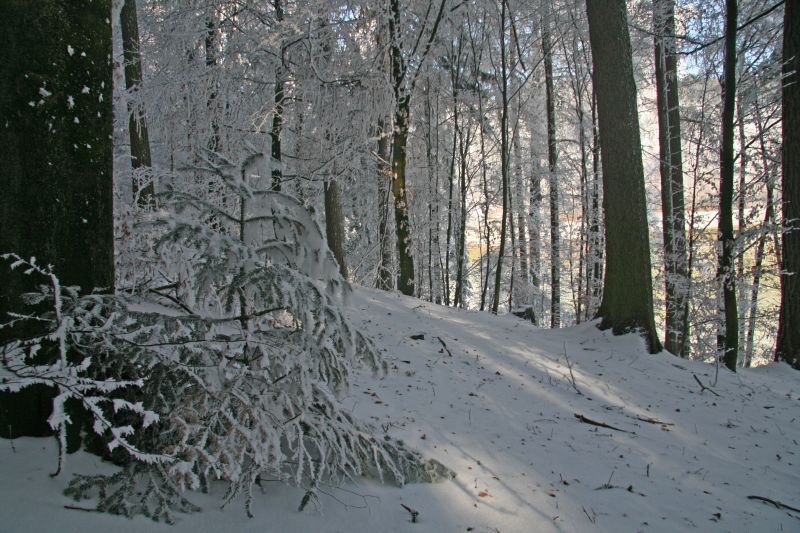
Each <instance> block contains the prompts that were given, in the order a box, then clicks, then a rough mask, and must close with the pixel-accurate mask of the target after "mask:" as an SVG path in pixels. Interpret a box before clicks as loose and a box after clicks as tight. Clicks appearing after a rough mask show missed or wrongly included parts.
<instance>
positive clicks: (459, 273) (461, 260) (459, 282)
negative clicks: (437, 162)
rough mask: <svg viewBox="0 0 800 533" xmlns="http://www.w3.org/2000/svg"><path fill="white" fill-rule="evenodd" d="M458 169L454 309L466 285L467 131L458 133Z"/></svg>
mask: <svg viewBox="0 0 800 533" xmlns="http://www.w3.org/2000/svg"><path fill="white" fill-rule="evenodd" d="M459 137H460V139H459V143H458V146H459V161H460V164H459V169H458V184H459V200H460V201H459V216H458V241H457V242H456V293H455V297H454V301H453V305H454V306H456V307H461V308H463V307H464V291H465V285H466V282H465V281H466V280H465V277H466V272H465V271H466V268H465V262H466V259H467V187H468V186H469V183H468V181H467V155H468V154H469V152H470V148H471V144H472V142H471V141H472V135H471V134H470V132H469V130H467V131H466V132H464V131H461V132H460V133H459Z"/></svg>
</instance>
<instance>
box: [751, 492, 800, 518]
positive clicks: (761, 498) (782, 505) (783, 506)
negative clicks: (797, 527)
mask: <svg viewBox="0 0 800 533" xmlns="http://www.w3.org/2000/svg"><path fill="white" fill-rule="evenodd" d="M747 499H748V500H758V501H762V502H764V503H770V504H772V505H774V506H775V507H777V508H778V509H788V510H789V511H794V512H795V513H800V509H798V508H797V507H792V506H791V505H786V504H785V503H783V502H779V501H777V500H772V499H770V498H765V497H764V496H748V497H747ZM795 518H798V517H795Z"/></svg>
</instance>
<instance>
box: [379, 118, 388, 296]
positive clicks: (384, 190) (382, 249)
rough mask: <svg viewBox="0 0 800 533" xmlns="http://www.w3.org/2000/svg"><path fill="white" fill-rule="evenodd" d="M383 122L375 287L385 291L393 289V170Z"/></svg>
mask: <svg viewBox="0 0 800 533" xmlns="http://www.w3.org/2000/svg"><path fill="white" fill-rule="evenodd" d="M384 130H385V124H384V121H383V120H379V121H378V135H379V137H378V194H379V195H380V196H379V200H378V243H379V244H378V247H379V253H378V277H377V280H376V283H375V286H376V287H377V288H378V289H382V290H384V291H388V290H391V288H392V268H391V264H392V251H391V243H390V236H389V196H390V194H391V179H392V170H391V166H390V165H391V163H390V158H391V155H390V154H389V135H388V134H386V132H385V131H384Z"/></svg>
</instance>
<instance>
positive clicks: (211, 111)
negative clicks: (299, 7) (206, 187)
mask: <svg viewBox="0 0 800 533" xmlns="http://www.w3.org/2000/svg"><path fill="white" fill-rule="evenodd" d="M276 1H278V0H276ZM216 40H217V32H216V27H215V23H214V19H213V18H212V17H210V16H209V17H208V18H207V19H206V37H205V43H204V44H205V52H206V67H208V69H209V76H210V80H209V84H210V87H209V93H208V100H207V102H206V109H207V111H208V116H209V118H210V119H211V137H210V138H209V139H208V144H207V147H208V149H209V150H211V151H212V152H216V151H218V150H219V149H220V137H219V122H218V118H217V109H216V107H217V80H216V78H215V76H216V73H215V72H214V70H213V67H214V66H216V64H217V50H216Z"/></svg>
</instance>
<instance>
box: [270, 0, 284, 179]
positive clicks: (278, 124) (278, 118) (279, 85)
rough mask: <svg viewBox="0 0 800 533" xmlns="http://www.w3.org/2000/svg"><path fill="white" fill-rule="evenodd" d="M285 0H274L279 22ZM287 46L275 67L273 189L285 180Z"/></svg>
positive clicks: (271, 134) (282, 47) (272, 149)
mask: <svg viewBox="0 0 800 533" xmlns="http://www.w3.org/2000/svg"><path fill="white" fill-rule="evenodd" d="M282 2H283V0H273V7H274V8H275V20H276V21H278V23H280V22H282V21H283V3H282ZM285 53H286V48H285V47H284V45H283V43H281V56H280V57H279V58H278V60H279V61H280V64H279V65H278V66H277V68H276V69H275V93H274V95H273V106H274V109H273V110H272V129H271V131H270V137H271V140H272V143H271V147H270V154H271V155H272V161H271V166H272V190H275V191H280V190H281V182H282V181H283V163H282V158H283V154H282V151H281V133H282V131H283V105H284V100H285V96H286V95H285V85H284V83H285V82H284V77H285V73H284V68H285V67H284V64H283V61H284V54H285Z"/></svg>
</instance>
